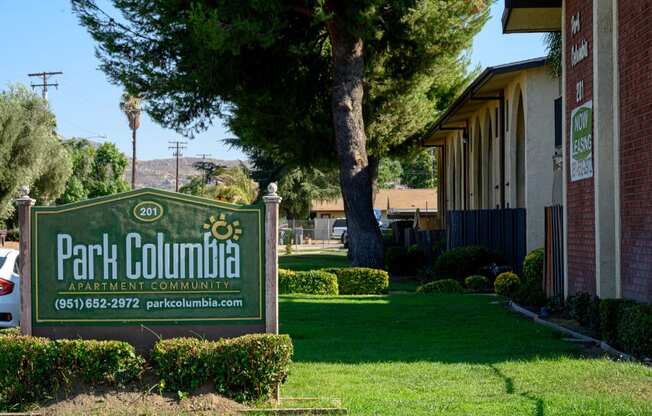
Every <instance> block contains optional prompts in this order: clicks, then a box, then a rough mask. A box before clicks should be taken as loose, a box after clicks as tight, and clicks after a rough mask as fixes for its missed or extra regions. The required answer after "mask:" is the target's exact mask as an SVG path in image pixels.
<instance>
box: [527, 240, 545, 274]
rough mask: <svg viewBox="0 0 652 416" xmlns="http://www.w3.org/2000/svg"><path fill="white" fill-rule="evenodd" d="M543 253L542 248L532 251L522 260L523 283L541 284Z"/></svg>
mask: <svg viewBox="0 0 652 416" xmlns="http://www.w3.org/2000/svg"><path fill="white" fill-rule="evenodd" d="M544 258H545V251H544V250H543V247H542V248H537V249H535V250H532V251H530V252H529V253H528V255H527V256H525V259H523V282H537V283H542V282H543V260H544Z"/></svg>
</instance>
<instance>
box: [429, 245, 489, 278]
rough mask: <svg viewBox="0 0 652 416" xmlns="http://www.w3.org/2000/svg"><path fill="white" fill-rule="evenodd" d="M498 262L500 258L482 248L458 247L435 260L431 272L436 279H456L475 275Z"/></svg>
mask: <svg viewBox="0 0 652 416" xmlns="http://www.w3.org/2000/svg"><path fill="white" fill-rule="evenodd" d="M499 261H500V257H499V256H498V255H497V254H495V253H492V252H491V251H489V250H487V249H486V248H484V247H475V246H469V247H458V248H454V249H452V250H448V251H446V252H445V253H443V254H442V255H441V256H439V257H438V258H437V261H435V265H434V268H433V271H434V273H435V275H436V276H437V277H438V278H446V279H456V280H458V281H459V282H462V281H464V278H465V277H467V276H471V275H474V274H477V273H478V271H480V269H482V268H483V267H486V266H489V265H490V264H492V263H496V262H499Z"/></svg>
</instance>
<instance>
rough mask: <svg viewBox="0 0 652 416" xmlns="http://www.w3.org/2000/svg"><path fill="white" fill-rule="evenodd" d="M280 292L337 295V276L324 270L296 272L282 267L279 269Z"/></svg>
mask: <svg viewBox="0 0 652 416" xmlns="http://www.w3.org/2000/svg"><path fill="white" fill-rule="evenodd" d="M278 293H280V294H290V293H303V294H308V295H337V294H338V293H339V291H338V286H337V276H336V275H335V274H334V273H328V272H326V271H323V270H310V271H307V272H295V271H294V270H286V269H280V270H279V271H278Z"/></svg>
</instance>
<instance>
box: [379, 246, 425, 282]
mask: <svg viewBox="0 0 652 416" xmlns="http://www.w3.org/2000/svg"><path fill="white" fill-rule="evenodd" d="M424 263H425V256H424V254H423V252H422V251H421V250H419V248H418V247H417V246H416V245H412V246H410V247H408V249H407V250H406V249H405V248H403V247H400V246H393V247H387V248H386V249H385V268H387V270H388V271H389V272H390V273H392V274H395V275H399V276H414V275H416V274H417V271H418V270H419V269H420V268H421V267H423V265H424Z"/></svg>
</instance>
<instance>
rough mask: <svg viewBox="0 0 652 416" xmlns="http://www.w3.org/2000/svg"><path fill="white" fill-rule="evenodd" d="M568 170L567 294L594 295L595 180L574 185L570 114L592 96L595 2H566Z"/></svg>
mask: <svg viewBox="0 0 652 416" xmlns="http://www.w3.org/2000/svg"><path fill="white" fill-rule="evenodd" d="M565 3H566V21H565V22H564V24H565V25H566V27H565V30H566V34H567V35H566V67H565V69H566V130H567V131H566V134H567V135H568V140H567V145H566V154H567V157H566V169H567V177H568V184H567V185H568V188H567V190H568V191H567V199H566V201H567V210H568V224H567V233H568V290H569V295H572V294H574V293H576V292H589V293H592V294H594V293H595V290H596V285H595V206H594V184H593V182H594V181H593V178H589V179H582V180H579V181H575V182H572V181H571V175H570V157H569V156H568V155H570V148H569V143H570V125H571V124H570V114H571V112H572V111H573V109H575V108H576V107H577V106H579V105H580V104H582V103H584V102H587V101H590V100H591V99H592V95H593V2H592V1H587V0H567V1H566V2H565ZM578 12H579V15H580V22H581V29H580V31H579V32H578V33H576V34H575V35H573V34H572V31H571V17H572V16H575V15H577V13H578ZM584 39H585V40H586V41H587V42H588V46H589V56H588V57H587V58H585V59H584V60H582V61H581V62H579V63H578V64H577V65H575V66H572V65H571V49H572V47H573V45H578V44H579V43H580V42H581V41H582V40H584ZM580 80H583V81H584V97H583V99H581V100H580V101H579V102H578V101H577V99H576V85H577V82H578V81H580Z"/></svg>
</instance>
